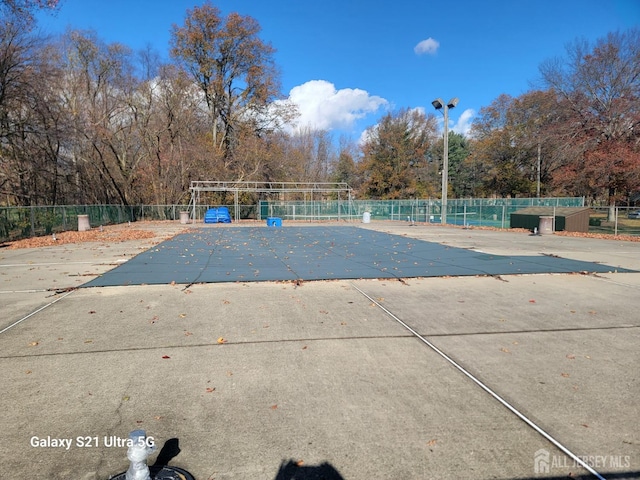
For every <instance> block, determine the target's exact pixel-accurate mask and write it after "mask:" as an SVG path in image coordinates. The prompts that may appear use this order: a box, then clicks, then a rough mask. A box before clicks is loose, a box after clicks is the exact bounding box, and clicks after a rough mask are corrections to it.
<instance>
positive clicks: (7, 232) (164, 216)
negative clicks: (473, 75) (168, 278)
mask: <svg viewBox="0 0 640 480" xmlns="http://www.w3.org/2000/svg"><path fill="white" fill-rule="evenodd" d="M221 206H226V207H228V208H229V210H230V211H232V212H234V208H233V205H197V206H196V207H195V209H196V211H195V212H190V218H195V219H197V220H196V221H202V219H203V218H204V213H205V212H206V210H207V209H208V208H211V207H221ZM533 206H556V207H582V206H584V198H583V197H565V198H561V197H557V198H495V199H492V198H465V199H449V201H448V204H447V223H448V224H452V225H465V226H489V227H496V228H509V225H510V220H511V214H512V213H513V212H515V211H517V210H520V209H522V208H526V207H533ZM189 208H190V207H189V206H187V205H136V206H123V205H57V206H33V207H0V242H6V241H12V240H18V239H20V238H28V237H33V236H42V235H51V234H53V233H58V232H63V231H68V230H77V229H78V215H88V217H89V223H90V225H91V226H92V227H98V226H100V225H112V224H119V223H127V222H137V221H144V220H169V221H179V220H180V219H181V215H180V212H184V211H188V210H189ZM639 210H640V209H639V208H622V207H616V208H615V212H614V214H613V216H612V214H611V212H610V209H608V208H596V207H594V208H593V211H594V213H593V214H592V216H591V220H590V225H589V231H590V232H595V233H611V234H628V235H640V215H638V214H635V215H637V218H636V216H635V215H634V212H637V211H639ZM191 213H193V214H194V215H193V216H191ZM238 213H239V217H240V219H242V220H244V219H253V220H265V219H266V218H267V217H280V218H282V219H283V220H287V221H323V220H333V221H335V220H337V221H358V222H359V221H361V220H362V219H363V216H364V214H365V213H367V214H368V216H369V218H370V219H371V220H394V221H408V222H420V223H440V219H441V217H440V215H441V213H442V204H441V202H440V200H438V199H416V200H351V201H349V200H316V201H260V202H259V203H258V204H257V205H240V207H239V210H238ZM235 220H238V219H234V221H235Z"/></svg>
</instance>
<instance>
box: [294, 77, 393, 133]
mask: <svg viewBox="0 0 640 480" xmlns="http://www.w3.org/2000/svg"><path fill="white" fill-rule="evenodd" d="M289 101H291V102H293V103H295V104H296V105H297V107H298V111H299V113H300V116H299V117H298V118H297V119H296V125H294V127H298V128H300V127H307V126H310V127H312V128H315V129H320V130H333V129H345V128H350V127H352V126H353V125H354V123H355V122H356V121H357V120H360V119H361V118H364V117H366V116H367V115H369V114H371V113H374V112H376V111H377V110H378V109H379V108H381V107H385V106H386V105H388V103H389V102H387V100H385V99H384V98H382V97H378V96H375V95H370V94H369V93H368V92H367V91H365V90H361V89H359V88H355V89H352V88H343V89H340V90H336V87H335V85H334V84H333V83H331V82H327V81H326V80H311V81H309V82H306V83H303V84H302V85H298V86H297V87H293V88H292V89H291V91H290V92H289Z"/></svg>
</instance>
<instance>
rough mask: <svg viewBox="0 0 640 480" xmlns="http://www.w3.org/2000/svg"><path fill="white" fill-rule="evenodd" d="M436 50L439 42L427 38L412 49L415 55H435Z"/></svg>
mask: <svg viewBox="0 0 640 480" xmlns="http://www.w3.org/2000/svg"><path fill="white" fill-rule="evenodd" d="M438 48H440V42H438V41H437V40H434V39H433V38H431V37H429V38H427V39H426V40H422V41H421V42H420V43H418V44H417V45H416V46H415V47H413V51H414V52H416V55H424V54H427V55H435V54H436V52H437V51H438Z"/></svg>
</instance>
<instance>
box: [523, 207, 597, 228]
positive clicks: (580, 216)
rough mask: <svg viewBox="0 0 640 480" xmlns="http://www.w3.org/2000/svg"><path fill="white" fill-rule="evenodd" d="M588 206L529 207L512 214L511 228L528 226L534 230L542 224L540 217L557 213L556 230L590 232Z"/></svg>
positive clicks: (589, 211) (589, 210)
mask: <svg viewBox="0 0 640 480" xmlns="http://www.w3.org/2000/svg"><path fill="white" fill-rule="evenodd" d="M590 214H591V209H590V208H588V207H555V208H554V207H528V208H523V209H522V210H518V211H516V212H513V213H512V214H511V223H510V226H511V228H526V229H528V230H533V229H534V228H536V227H538V226H539V224H540V217H546V216H554V215H555V229H554V231H556V232H562V231H566V232H585V233H586V232H588V231H589V215H590Z"/></svg>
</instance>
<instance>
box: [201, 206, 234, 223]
mask: <svg viewBox="0 0 640 480" xmlns="http://www.w3.org/2000/svg"><path fill="white" fill-rule="evenodd" d="M204 223H231V215H230V214H229V209H228V208H227V207H217V208H210V209H208V210H207V212H206V213H205V214H204Z"/></svg>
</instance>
